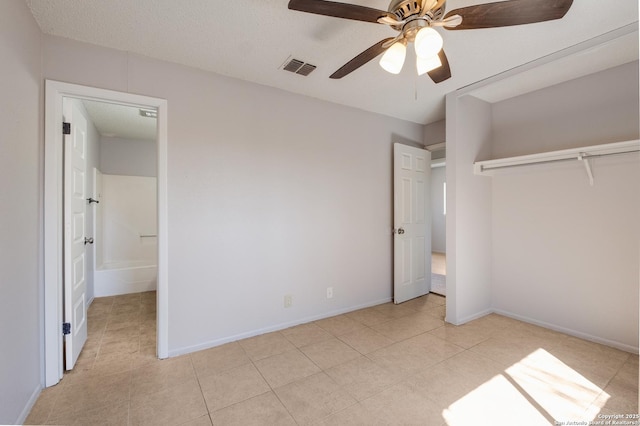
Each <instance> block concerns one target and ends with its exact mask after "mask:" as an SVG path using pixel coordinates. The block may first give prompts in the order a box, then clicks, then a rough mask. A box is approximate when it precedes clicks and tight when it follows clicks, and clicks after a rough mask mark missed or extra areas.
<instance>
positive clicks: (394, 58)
mask: <svg viewBox="0 0 640 426" xmlns="http://www.w3.org/2000/svg"><path fill="white" fill-rule="evenodd" d="M406 56H407V46H405V45H404V43H401V42H396V43H394V44H393V46H391V47H390V48H388V49H387V51H386V52H384V55H382V58H380V66H381V67H382V68H383V69H384V70H385V71H387V72H390V73H391V74H399V73H400V71H401V70H402V66H403V65H404V58H405V57H406Z"/></svg>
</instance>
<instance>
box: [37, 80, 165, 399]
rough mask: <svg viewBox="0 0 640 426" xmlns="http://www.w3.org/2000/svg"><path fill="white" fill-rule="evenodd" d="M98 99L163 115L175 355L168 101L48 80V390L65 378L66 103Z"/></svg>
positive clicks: (161, 321) (161, 282) (161, 214)
mask: <svg viewBox="0 0 640 426" xmlns="http://www.w3.org/2000/svg"><path fill="white" fill-rule="evenodd" d="M66 97H70V98H75V99H92V100H100V101H105V102H113V103H117V104H122V105H132V106H138V107H140V108H155V109H156V110H157V111H158V138H157V144H158V157H157V162H158V177H157V179H158V290H157V291H158V293H157V294H158V301H157V312H158V314H157V319H158V325H157V332H158V334H157V342H158V344H157V350H158V352H157V354H158V357H159V358H167V357H168V356H169V342H168V340H169V321H168V312H169V298H168V293H169V284H168V275H169V267H168V258H169V256H168V220H167V210H168V196H167V193H168V190H167V157H168V155H167V147H168V133H167V121H168V111H167V107H168V102H167V101H166V100H165V99H160V98H153V97H149V96H142V95H135V94H132V93H124V92H116V91H112V90H105V89H98V88H95V87H88V86H81V85H77V84H70V83H63V82H59V81H53V80H47V81H46V82H45V97H44V99H45V134H44V141H45V143H44V145H45V147H44V241H43V244H44V277H43V278H44V307H43V308H44V309H43V311H44V312H43V315H44V321H43V322H44V324H43V326H44V336H43V340H44V360H43V361H44V379H45V386H47V387H48V386H53V385H55V384H57V383H58V382H59V381H60V379H61V378H62V376H63V364H64V363H63V357H62V350H63V336H62V330H61V328H62V322H63V321H64V319H63V318H64V312H63V287H64V282H63V269H64V268H63V234H64V229H63V228H64V223H63V217H62V216H63V202H62V201H63V187H64V182H63V173H62V172H63V151H64V150H63V137H62V132H61V131H60V129H61V128H62V121H63V115H64V114H63V108H62V104H63V99H64V98H66Z"/></svg>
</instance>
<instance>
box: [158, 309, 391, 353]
mask: <svg viewBox="0 0 640 426" xmlns="http://www.w3.org/2000/svg"><path fill="white" fill-rule="evenodd" d="M387 302H391V298H386V299H382V300H376V301H372V302H368V303H365V304H362V305H357V306H352V307H349V308H343V309H338V310H335V311H330V312H326V313H323V314H319V315H313V316H310V317H305V318H300V319H296V320H293V321H288V322H284V323H280V324H274V325H272V326H268V327H263V328H259V329H255V330H251V331H247V332H245V333H240V334H236V335H233V336H229V337H223V338H220V339H216V340H211V341H208V342H205V343H202V344H198V345H193V346H185V347H182V348H178V349H173V350H169V357H170V358H171V357H175V356H179V355H184V354H188V353H191V352H196V351H201V350H204V349H210V348H213V347H216V346H220V345H224V344H225V343H231V342H235V341H238V340H242V339H247V338H249V337H254V336H259V335H261V334H265V333H271V332H273V331H279V330H284V329H286V328H289V327H294V326H296V325H300V324H306V323H309V322H313V321H318V320H321V319H324V318H329V317H333V316H336V315H342V314H346V313H348V312H353V311H357V310H358V309H364V308H369V307H371V306H376V305H380V304H383V303H387Z"/></svg>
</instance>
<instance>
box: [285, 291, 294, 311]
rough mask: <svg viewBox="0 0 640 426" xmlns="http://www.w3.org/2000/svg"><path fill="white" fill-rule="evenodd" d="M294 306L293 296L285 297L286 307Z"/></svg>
mask: <svg viewBox="0 0 640 426" xmlns="http://www.w3.org/2000/svg"><path fill="white" fill-rule="evenodd" d="M292 305H293V296H291V295H290V294H287V295H286V296H284V307H285V308H290V307H291V306H292Z"/></svg>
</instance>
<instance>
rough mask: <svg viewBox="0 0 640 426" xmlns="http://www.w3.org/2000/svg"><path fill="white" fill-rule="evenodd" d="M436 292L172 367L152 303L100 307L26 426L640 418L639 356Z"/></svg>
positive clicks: (121, 301) (462, 423)
mask: <svg viewBox="0 0 640 426" xmlns="http://www.w3.org/2000/svg"><path fill="white" fill-rule="evenodd" d="M444 309H445V308H444V298H443V297H440V296H436V295H433V294H430V295H427V296H424V297H421V298H418V299H415V300H412V301H409V302H406V303H403V304H402V305H393V304H391V303H388V304H383V305H379V306H375V307H372V308H367V309H362V310H359V311H355V312H351V313H348V314H344V315H339V316H336V317H331V318H327V319H324V320H320V321H315V322H312V323H309V324H304V325H300V326H297V327H292V328H289V329H286V330H282V331H279V332H274V333H269V334H265V335H261V336H257V337H253V338H249V339H245V340H241V341H238V342H234V343H229V344H226V345H223V346H219V347H215V348H212V349H208V350H204V351H200V352H195V353H192V354H189V355H184V356H180V357H175V358H171V359H167V360H162V361H160V360H156V359H155V358H154V355H153V353H154V348H155V338H154V335H155V294H154V293H142V294H137V295H127V296H118V297H112V298H101V299H96V300H95V301H94V302H93V304H92V305H91V307H90V309H89V321H90V336H89V340H88V342H87V346H86V348H85V349H84V351H83V353H82V355H81V357H80V360H79V361H78V366H77V368H76V369H75V370H74V371H73V372H72V373H70V374H67V375H65V377H64V379H63V380H62V382H61V383H60V384H58V385H56V386H54V387H51V388H48V389H45V390H44V391H43V392H42V394H41V396H40V398H39V399H38V401H37V403H36V405H35V406H34V408H33V410H32V411H31V413H30V415H29V417H28V419H27V424H78V425H99V424H105V425H106V424H109V425H191V426H195V425H198V426H199V425H212V424H213V425H242V426H246V425H296V424H298V425H307V424H318V425H436V426H440V425H450V426H454V425H455V426H467V425H545V424H554V422H555V421H558V422H565V423H566V422H568V421H579V420H587V421H588V420H602V418H599V417H598V416H599V415H607V414H633V413H637V412H638V356H637V355H633V354H629V353H626V352H622V351H619V350H616V349H613V348H610V347H606V346H602V345H598V344H595V343H591V342H587V341H584V340H581V339H577V338H575V337H570V336H567V335H564V334H561V333H557V332H553V331H550V330H547V329H543V328H540V327H536V326H533V325H529V324H525V323H522V322H519V321H516V320H512V319H509V318H506V317H502V316H499V315H493V314H492V315H488V316H486V317H483V318H480V319H478V320H475V321H473V322H470V323H468V324H465V325H463V326H459V327H456V326H451V325H445V324H444V322H443V318H444Z"/></svg>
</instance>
